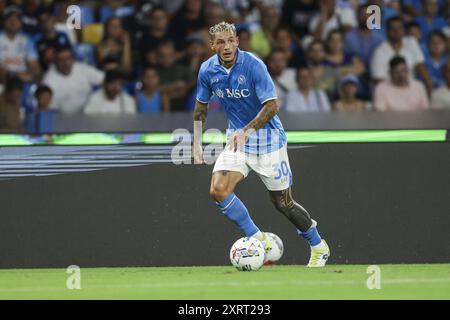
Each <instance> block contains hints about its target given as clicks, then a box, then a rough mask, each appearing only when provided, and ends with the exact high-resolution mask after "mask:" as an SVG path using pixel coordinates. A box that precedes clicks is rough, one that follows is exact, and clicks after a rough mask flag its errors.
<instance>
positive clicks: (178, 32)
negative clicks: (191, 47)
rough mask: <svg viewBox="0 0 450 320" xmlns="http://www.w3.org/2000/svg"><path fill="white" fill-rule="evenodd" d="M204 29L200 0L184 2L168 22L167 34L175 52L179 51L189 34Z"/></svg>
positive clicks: (186, 0)
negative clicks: (173, 44) (170, 38)
mask: <svg viewBox="0 0 450 320" xmlns="http://www.w3.org/2000/svg"><path fill="white" fill-rule="evenodd" d="M204 27H205V20H204V17H203V10H202V0H185V2H184V5H183V7H181V8H180V9H179V10H178V11H177V12H176V13H175V14H174V15H173V17H172V19H171V21H170V25H169V33H170V35H171V37H172V39H173V41H174V42H175V46H176V48H177V50H180V49H182V48H183V46H184V44H185V43H184V40H185V39H186V38H187V36H188V35H189V34H191V33H193V32H196V31H200V30H202V29H203V28H204Z"/></svg>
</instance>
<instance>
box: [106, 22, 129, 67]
mask: <svg viewBox="0 0 450 320" xmlns="http://www.w3.org/2000/svg"><path fill="white" fill-rule="evenodd" d="M109 57H112V58H113V59H114V60H115V61H120V65H121V69H122V71H124V72H127V73H128V72H130V71H131V66H132V62H131V43H130V35H129V34H128V32H127V31H125V30H124V29H123V27H122V21H121V20H120V18H117V17H110V18H108V20H107V21H106V22H105V28H104V35H103V39H102V42H100V43H99V44H98V45H97V60H98V63H99V66H101V67H103V65H104V63H105V59H107V58H109Z"/></svg>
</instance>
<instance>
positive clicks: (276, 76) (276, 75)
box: [267, 49, 297, 109]
mask: <svg viewBox="0 0 450 320" xmlns="http://www.w3.org/2000/svg"><path fill="white" fill-rule="evenodd" d="M267 69H268V70H269V73H270V75H271V77H272V80H273V82H274V84H275V88H276V90H277V95H278V105H279V106H280V108H281V109H284V108H286V96H287V94H288V92H289V91H294V90H295V89H296V87H297V84H296V80H295V79H296V70H295V69H293V68H288V67H287V59H286V54H285V52H284V51H283V50H280V49H276V50H274V51H272V53H271V54H270V55H269V57H268V58H267Z"/></svg>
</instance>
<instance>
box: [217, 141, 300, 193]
mask: <svg viewBox="0 0 450 320" xmlns="http://www.w3.org/2000/svg"><path fill="white" fill-rule="evenodd" d="M251 170H254V171H255V172H256V173H257V174H258V175H259V177H260V178H261V180H262V181H263V183H264V184H265V185H266V188H267V190H269V191H281V190H285V189H287V188H289V187H290V186H291V185H292V173H291V167H290V166H289V158H288V154H287V143H285V144H284V146H283V147H282V148H280V149H278V150H276V151H274V152H271V153H265V154H261V155H256V154H250V153H245V152H243V151H236V152H233V150H230V149H229V148H228V145H226V146H225V149H224V150H223V151H222V152H221V153H220V155H219V157H218V158H217V160H216V164H215V165H214V169H213V173H214V172H217V171H237V172H240V173H242V174H243V175H244V178H245V177H247V175H248V173H249V172H250V171H251Z"/></svg>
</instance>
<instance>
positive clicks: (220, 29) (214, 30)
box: [209, 21, 236, 38]
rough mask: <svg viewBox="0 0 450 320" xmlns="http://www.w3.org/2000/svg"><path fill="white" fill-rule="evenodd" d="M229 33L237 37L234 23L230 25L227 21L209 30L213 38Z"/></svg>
mask: <svg viewBox="0 0 450 320" xmlns="http://www.w3.org/2000/svg"><path fill="white" fill-rule="evenodd" d="M224 31H228V32H231V33H232V34H234V35H236V26H235V25H234V24H232V23H228V22H225V21H222V22H219V23H218V24H216V25H213V26H212V27H211V28H209V36H210V37H211V38H214V36H215V35H216V33H219V32H224Z"/></svg>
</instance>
